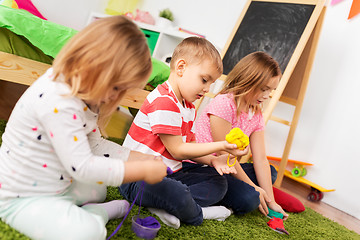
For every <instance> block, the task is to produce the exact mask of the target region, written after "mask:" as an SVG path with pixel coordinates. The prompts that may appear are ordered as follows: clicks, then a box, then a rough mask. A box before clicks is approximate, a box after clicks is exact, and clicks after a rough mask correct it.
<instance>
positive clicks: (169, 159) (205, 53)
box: [119, 37, 248, 228]
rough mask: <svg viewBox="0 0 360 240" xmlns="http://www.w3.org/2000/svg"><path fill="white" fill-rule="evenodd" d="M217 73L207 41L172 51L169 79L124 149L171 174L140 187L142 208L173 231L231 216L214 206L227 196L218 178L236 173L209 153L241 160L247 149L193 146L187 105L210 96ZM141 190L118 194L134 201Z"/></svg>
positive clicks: (129, 187) (126, 188)
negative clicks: (157, 160) (158, 162)
mask: <svg viewBox="0 0 360 240" xmlns="http://www.w3.org/2000/svg"><path fill="white" fill-rule="evenodd" d="M222 71H223V65H222V60H221V57H220V55H219V52H218V51H217V50H216V48H215V47H214V46H213V45H212V44H211V43H210V42H209V41H207V40H206V39H204V38H198V37H190V38H187V39H184V40H183V41H182V42H181V43H180V44H179V45H178V46H177V47H176V49H175V50H174V53H173V56H172V60H171V63H170V76H169V79H168V80H167V81H166V82H164V83H163V84H161V85H159V86H158V87H157V88H156V89H154V90H153V91H152V92H151V93H150V94H149V95H148V97H147V98H146V100H145V102H144V104H143V106H142V107H141V109H140V111H139V112H138V113H137V115H136V117H135V119H134V122H133V124H132V125H131V127H130V130H129V132H128V134H127V136H126V138H125V141H124V144H123V145H124V146H125V147H128V148H130V149H131V150H135V151H139V152H142V153H147V154H152V155H155V156H161V157H162V158H163V161H164V162H165V164H166V165H167V166H168V167H170V168H171V169H172V170H173V172H174V173H173V174H171V175H168V177H166V178H164V180H163V181H162V182H160V183H158V184H154V185H149V184H145V187H144V192H143V197H142V202H141V204H142V206H146V207H148V208H149V210H150V211H152V212H153V213H155V214H156V215H158V216H159V218H160V219H161V220H162V221H163V222H164V223H165V224H167V225H169V226H172V227H174V228H178V227H180V221H182V222H184V223H187V224H192V225H200V224H201V223H202V221H203V219H217V220H221V221H224V220H225V219H226V218H227V217H228V216H230V214H231V211H230V210H229V209H227V208H225V207H223V206H213V205H214V204H216V203H218V202H219V201H220V200H221V199H222V198H223V197H224V195H225V193H226V191H227V182H226V179H225V177H224V176H223V174H230V173H236V170H235V169H234V168H233V167H229V166H228V165H227V163H226V160H227V155H222V156H215V155H212V153H214V152H218V151H221V150H222V151H227V152H229V153H231V154H232V155H234V156H242V155H245V154H246V153H247V152H248V148H246V149H245V150H243V151H241V150H239V149H237V147H236V145H234V144H229V143H228V142H226V141H221V142H212V143H195V134H194V121H195V118H196V111H195V107H194V105H193V104H192V102H194V101H195V100H197V99H199V98H201V97H202V96H203V95H204V94H205V93H207V92H208V91H209V88H210V85H211V84H212V83H214V82H215V81H216V79H217V78H219V77H220V76H221V74H222ZM189 159H191V160H192V161H189ZM140 186H141V182H134V183H129V184H123V185H121V186H120V187H119V190H120V193H121V194H122V195H123V196H124V197H125V198H127V199H128V200H130V201H133V200H134V198H135V196H136V194H137V192H138V191H139V189H140ZM139 201H140V200H137V204H139Z"/></svg>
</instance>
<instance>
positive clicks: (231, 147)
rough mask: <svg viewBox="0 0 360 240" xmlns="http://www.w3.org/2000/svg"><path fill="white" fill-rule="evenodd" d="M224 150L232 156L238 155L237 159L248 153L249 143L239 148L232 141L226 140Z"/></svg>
mask: <svg viewBox="0 0 360 240" xmlns="http://www.w3.org/2000/svg"><path fill="white" fill-rule="evenodd" d="M224 150H225V151H226V152H228V153H230V154H231V155H233V156H236V157H238V158H239V159H240V158H241V157H242V156H244V155H246V154H248V152H249V145H248V146H247V147H246V148H245V149H244V150H240V149H239V148H238V147H237V146H236V144H233V143H228V142H227V141H224Z"/></svg>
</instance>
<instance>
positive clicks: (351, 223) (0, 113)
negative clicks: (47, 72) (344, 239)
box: [0, 80, 360, 234]
mask: <svg viewBox="0 0 360 240" xmlns="http://www.w3.org/2000/svg"><path fill="white" fill-rule="evenodd" d="M26 88H27V86H23V85H19V84H15V83H8V82H4V81H1V80H0V119H8V118H9V116H10V113H11V110H12V108H13V107H14V105H15V103H16V101H17V99H18V98H19V97H20V96H21V94H22V93H23V92H24V91H25V90H26ZM280 189H281V190H283V191H284V192H287V193H289V194H291V195H293V196H294V197H296V198H298V199H299V200H300V201H301V202H302V203H303V204H304V205H305V206H307V207H310V208H311V209H313V210H314V211H316V212H318V213H320V214H322V215H323V216H325V217H327V218H329V219H331V220H333V221H335V222H338V223H339V224H341V225H343V226H345V227H346V228H348V229H350V230H353V231H354V232H356V233H358V234H360V220H359V219H357V218H355V217H352V216H350V215H348V214H346V213H344V212H342V211H340V210H338V209H336V208H334V207H332V206H330V205H328V204H326V203H324V202H321V201H320V202H311V201H308V200H307V195H308V193H309V191H310V189H309V188H308V187H306V186H305V185H302V184H300V183H298V182H295V181H294V180H291V179H288V178H284V180H283V183H282V185H281V188H280ZM325 194H331V193H325Z"/></svg>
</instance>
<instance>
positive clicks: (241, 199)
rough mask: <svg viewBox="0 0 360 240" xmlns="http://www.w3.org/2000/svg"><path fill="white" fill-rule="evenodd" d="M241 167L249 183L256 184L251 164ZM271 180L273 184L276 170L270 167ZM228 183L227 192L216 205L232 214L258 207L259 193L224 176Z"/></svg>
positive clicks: (243, 212)
mask: <svg viewBox="0 0 360 240" xmlns="http://www.w3.org/2000/svg"><path fill="white" fill-rule="evenodd" d="M241 167H242V168H243V169H244V171H245V173H246V174H247V175H248V177H249V178H250V179H251V181H252V182H253V183H254V184H256V185H259V184H258V181H257V179H256V174H255V169H254V166H253V164H252V163H242V164H241ZM270 168H271V180H272V183H274V182H275V180H276V177H277V172H276V169H275V168H274V167H273V166H271V165H270ZM225 177H226V179H227V183H228V191H227V192H226V195H225V197H224V198H223V199H222V200H221V201H220V202H219V203H218V204H217V205H222V206H225V207H227V208H231V209H232V210H233V211H234V214H245V213H248V212H251V211H253V210H255V209H257V208H258V207H259V204H260V199H259V192H257V191H256V190H255V188H254V187H252V186H250V185H249V184H247V183H245V182H243V181H241V180H238V179H236V178H234V177H232V176H230V175H225Z"/></svg>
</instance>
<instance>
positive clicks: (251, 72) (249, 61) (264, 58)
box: [218, 51, 281, 114]
mask: <svg viewBox="0 0 360 240" xmlns="http://www.w3.org/2000/svg"><path fill="white" fill-rule="evenodd" d="M277 76H281V70H280V67H279V64H278V63H277V61H276V60H275V59H273V58H272V57H271V56H270V55H268V54H267V53H265V52H260V51H259V52H253V53H250V54H248V55H247V56H245V57H243V58H242V59H241V60H240V61H239V62H238V63H237V64H236V65H235V67H234V68H233V69H232V70H231V71H230V73H229V74H228V75H227V77H226V79H225V83H224V87H223V88H222V90H220V92H219V93H218V94H226V93H232V94H233V96H234V100H235V104H236V106H237V110H238V112H237V114H240V112H241V111H240V103H241V101H242V100H243V99H244V97H245V96H247V95H248V94H256V93H257V92H258V91H261V89H262V88H263V87H265V86H266V85H267V84H268V83H269V81H270V79H271V78H273V77H277ZM245 107H246V108H251V107H253V106H250V103H249V102H246V105H245ZM253 110H254V111H255V112H256V113H257V112H259V111H261V109H260V107H259V106H258V105H257V106H255V107H254V109H253Z"/></svg>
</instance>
